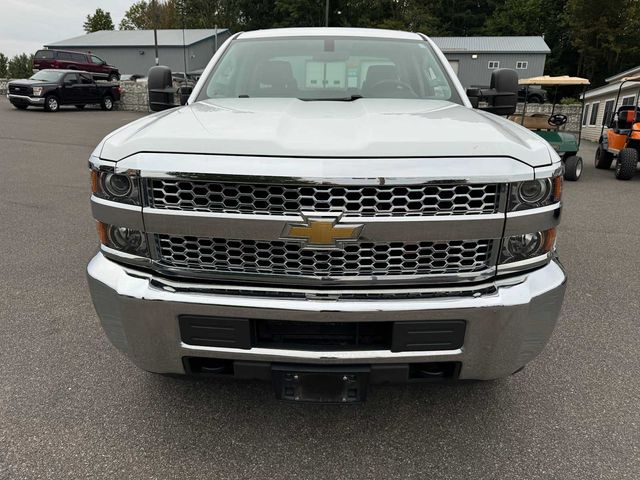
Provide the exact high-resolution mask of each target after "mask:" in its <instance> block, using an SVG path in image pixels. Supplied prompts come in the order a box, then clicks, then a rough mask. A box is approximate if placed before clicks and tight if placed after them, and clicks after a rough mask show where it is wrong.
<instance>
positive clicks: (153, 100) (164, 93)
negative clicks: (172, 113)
mask: <svg viewBox="0 0 640 480" xmlns="http://www.w3.org/2000/svg"><path fill="white" fill-rule="evenodd" d="M147 77H148V78H147V89H148V91H149V109H151V111H153V112H160V111H162V110H167V109H169V108H173V107H177V105H176V104H175V103H174V96H175V93H176V89H175V88H173V80H172V78H171V69H170V68H169V67H165V66H162V65H160V66H156V67H151V68H150V69H149V74H148V75H147Z"/></svg>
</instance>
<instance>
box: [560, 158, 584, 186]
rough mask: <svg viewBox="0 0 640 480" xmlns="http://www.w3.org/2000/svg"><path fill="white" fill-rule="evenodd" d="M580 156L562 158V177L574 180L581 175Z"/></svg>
mask: <svg viewBox="0 0 640 480" xmlns="http://www.w3.org/2000/svg"><path fill="white" fill-rule="evenodd" d="M582 166H583V165H582V157H578V156H576V155H571V156H570V157H567V158H566V159H565V160H564V179H565V180H569V181H570V182H576V181H578V180H579V179H580V176H581V175H582Z"/></svg>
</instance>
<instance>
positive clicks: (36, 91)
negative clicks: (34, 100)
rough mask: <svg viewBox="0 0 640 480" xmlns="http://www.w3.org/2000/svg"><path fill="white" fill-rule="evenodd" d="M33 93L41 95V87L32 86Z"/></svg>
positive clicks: (37, 95) (36, 95)
mask: <svg viewBox="0 0 640 480" xmlns="http://www.w3.org/2000/svg"><path fill="white" fill-rule="evenodd" d="M33 95H34V96H35V97H39V96H40V95H42V87H33Z"/></svg>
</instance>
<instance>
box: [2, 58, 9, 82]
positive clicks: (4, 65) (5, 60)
mask: <svg viewBox="0 0 640 480" xmlns="http://www.w3.org/2000/svg"><path fill="white" fill-rule="evenodd" d="M8 62H9V59H8V58H7V56H6V55H5V54H4V53H0V78H7V73H8V72H7V67H8V65H7V64H8Z"/></svg>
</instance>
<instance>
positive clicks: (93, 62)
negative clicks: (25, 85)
mask: <svg viewBox="0 0 640 480" xmlns="http://www.w3.org/2000/svg"><path fill="white" fill-rule="evenodd" d="M45 68H60V69H66V70H83V71H85V72H89V73H91V75H92V76H93V77H94V78H95V79H104V80H109V81H110V82H115V81H117V80H120V71H119V70H118V69H117V68H116V67H114V66H113V65H109V64H108V63H107V62H105V61H104V60H102V59H101V58H100V57H98V56H96V55H93V54H91V53H83V52H72V51H68V50H38V51H37V52H36V54H35V55H34V57H33V71H34V72H36V71H38V70H44V69H45Z"/></svg>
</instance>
